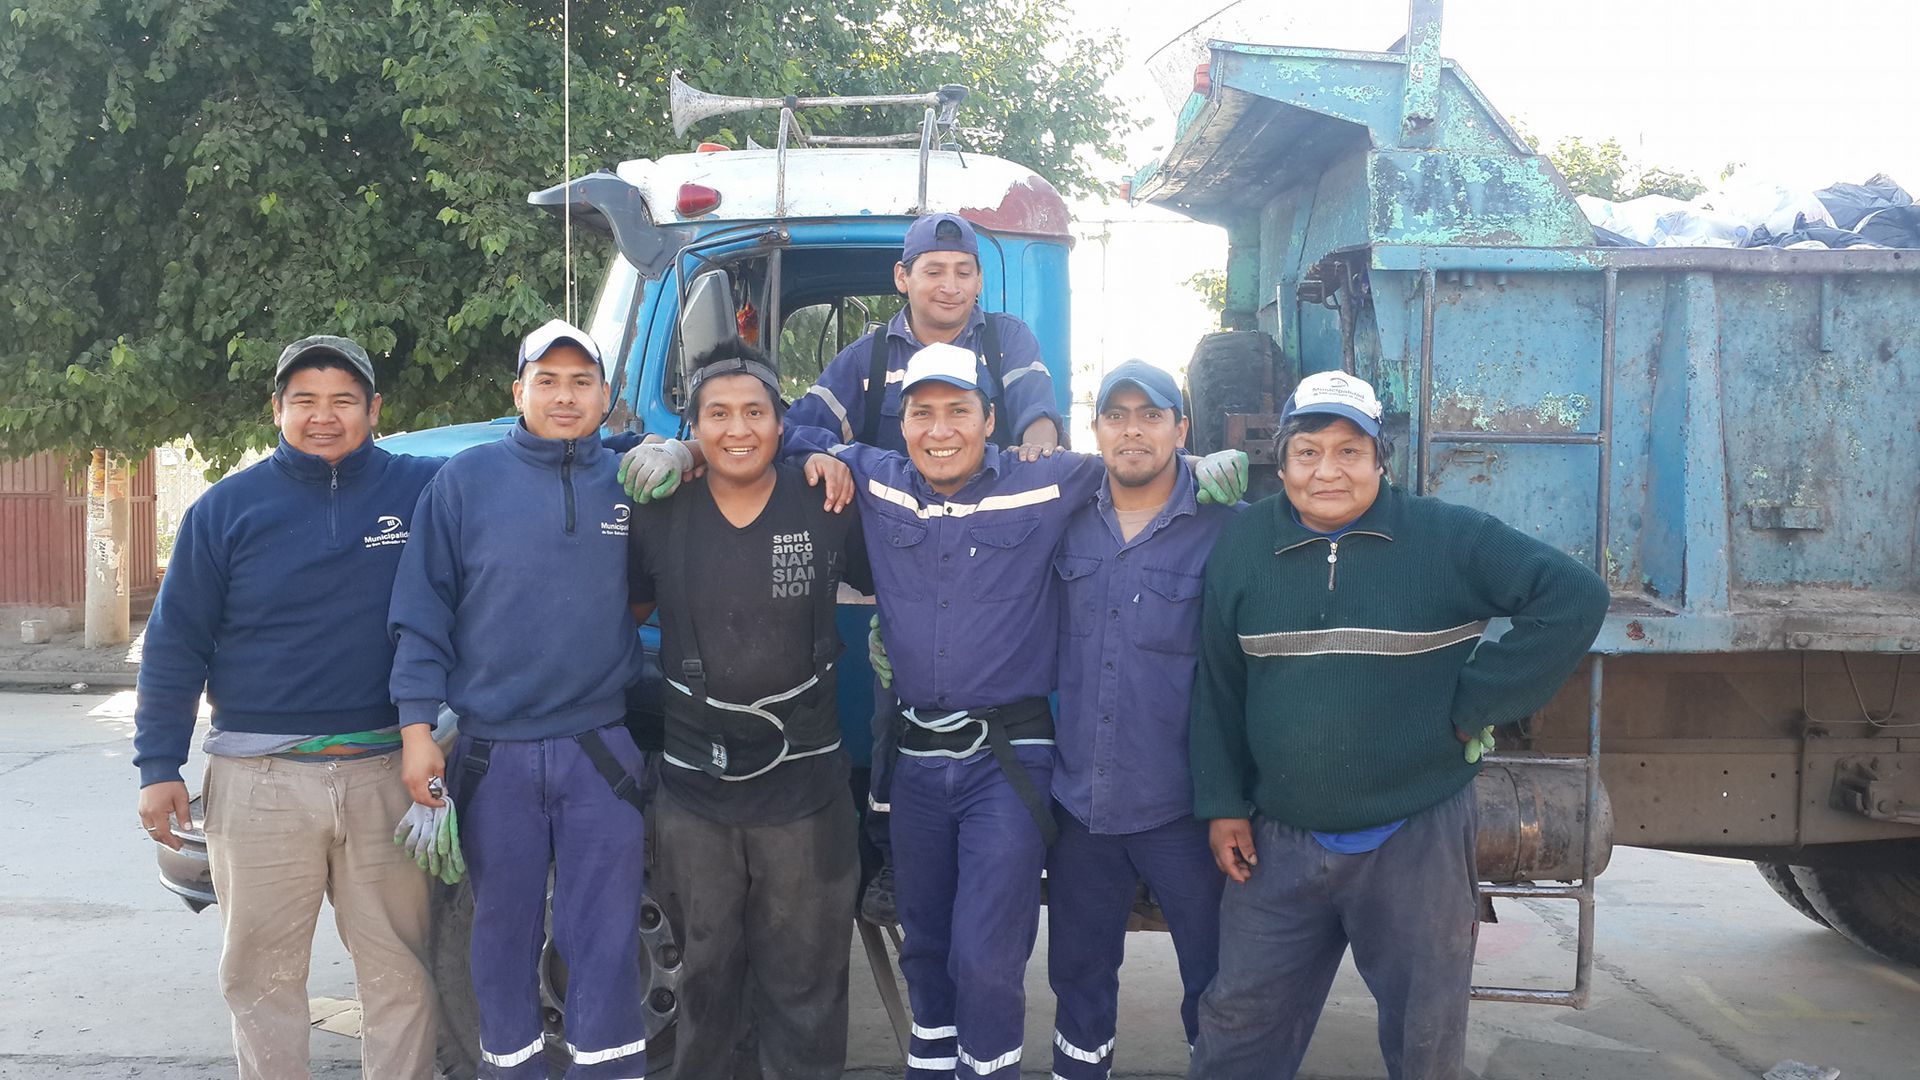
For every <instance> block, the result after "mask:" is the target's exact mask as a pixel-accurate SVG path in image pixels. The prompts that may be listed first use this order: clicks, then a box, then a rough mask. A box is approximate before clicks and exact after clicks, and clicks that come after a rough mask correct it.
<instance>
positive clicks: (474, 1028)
mask: <svg viewBox="0 0 1920 1080" xmlns="http://www.w3.org/2000/svg"><path fill="white" fill-rule="evenodd" d="M430 904H431V906H432V909H433V910H432V912H431V915H432V923H431V927H432V929H431V930H430V931H429V932H428V937H427V943H428V954H429V955H428V960H429V966H430V968H431V970H432V972H433V982H434V989H435V992H436V994H437V995H438V998H439V1004H440V1037H439V1040H438V1046H437V1047H436V1049H435V1058H436V1060H437V1061H438V1062H439V1065H440V1068H441V1070H442V1071H443V1073H444V1074H445V1076H446V1080H473V1077H475V1076H476V1075H478V1074H479V1071H480V1003H479V1001H478V1000H476V999H475V997H474V994H473V973H472V970H471V968H470V967H469V965H468V948H469V945H470V943H471V941H472V939H473V886H472V884H471V883H470V882H467V881H463V882H461V883H460V884H458V885H441V884H435V885H434V886H433V894H432V897H431V899H430ZM641 921H642V931H641V946H642V953H643V955H642V958H641V959H642V962H643V964H645V965H647V966H648V967H649V970H650V972H653V973H655V974H654V977H653V978H652V979H650V990H649V993H648V998H647V1005H646V1007H645V1009H644V1013H645V1016H646V1020H647V1070H648V1071H649V1072H654V1071H656V1070H658V1071H660V1073H661V1075H665V1073H666V1070H667V1067H668V1066H669V1065H670V1064H671V1063H672V1062H673V1033H674V1029H673V1020H674V1011H675V1008H676V998H675V993H676V991H677V990H678V988H679V970H678V968H679V960H678V951H677V949H674V947H673V945H672V944H671V940H672V934H671V929H670V928H669V927H667V926H666V925H665V916H664V914H663V913H662V912H661V911H660V909H659V908H658V906H656V905H654V904H653V903H651V902H648V904H647V905H646V908H645V909H644V910H643V914H642V920H641ZM649 922H651V923H652V926H651V927H648V925H647V924H648V923H649ZM663 941H664V942H666V944H665V945H664V948H665V949H668V950H673V951H671V952H669V953H668V954H667V955H665V956H664V957H663V956H661V955H658V954H659V953H660V952H661V951H662V944H661V943H662V942H663ZM547 959H548V960H551V959H552V957H551V956H550V955H549V957H548V958H547ZM662 960H668V961H672V968H673V970H672V971H671V972H669V973H668V977H667V978H661V977H660V975H659V974H658V973H659V972H660V971H661V967H662V964H661V962H662ZM543 991H544V988H543ZM546 1021H547V1040H546V1059H547V1071H548V1072H549V1073H550V1074H551V1075H553V1076H559V1075H560V1074H561V1073H562V1072H564V1071H565V1070H566V1068H567V1065H568V1064H569V1061H568V1058H567V1051H566V1045H565V1039H564V1037H563V1027H562V1025H563V1024H564V1023H565V1018H564V1016H563V1015H562V1014H561V1012H560V1010H559V1008H557V1007H549V1008H548V1010H547V1016H546Z"/></svg>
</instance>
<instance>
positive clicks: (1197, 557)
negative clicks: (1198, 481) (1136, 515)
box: [1053, 468, 1239, 834]
mask: <svg viewBox="0 0 1920 1080" xmlns="http://www.w3.org/2000/svg"><path fill="white" fill-rule="evenodd" d="M1195 490H1196V485H1195V484H1194V480H1193V474H1192V472H1191V471H1190V470H1188V469H1185V468H1181V469H1179V470H1178V472H1177V474H1176V476H1175V479H1174V485H1173V493H1172V494H1171V495H1170V496H1169V497H1168V499H1167V505H1166V506H1165V507H1164V508H1162V509H1161V511H1160V513H1159V514H1157V515H1155V516H1154V519H1153V520H1152V521H1150V522H1148V523H1147V526H1146V528H1144V529H1141V530H1140V531H1139V532H1138V533H1136V534H1135V535H1134V538H1133V539H1132V540H1130V541H1128V540H1122V539H1121V530H1120V521H1119V518H1118V516H1117V515H1116V514H1115V512H1114V509H1113V496H1112V488H1111V485H1110V483H1109V484H1102V485H1101V487H1100V494H1099V499H1098V501H1097V502H1095V503H1091V504H1089V505H1087V506H1085V507H1082V508H1081V509H1080V511H1079V512H1078V513H1076V514H1075V515H1074V517H1073V520H1072V521H1071V522H1069V523H1068V525H1067V533H1066V537H1065V538H1064V540H1063V541H1062V542H1061V545H1060V553H1059V555H1058V556H1057V557H1056V558H1055V559H1054V572H1055V576H1056V577H1057V578H1058V579H1059V580H1060V583H1061V592H1060V602H1061V608H1062V615H1061V620H1060V622H1061V626H1060V630H1061V633H1060V715H1059V717H1058V719H1057V720H1056V722H1055V725H1054V739H1055V742H1056V745H1055V760H1054V770H1053V797H1054V798H1055V799H1058V800H1059V801H1060V804H1061V805H1062V806H1065V807H1066V808H1067V811H1068V812H1069V813H1071V814H1072V815H1073V816H1074V817H1076V818H1078V819H1079V820H1080V823H1081V824H1083V825H1085V826H1086V827H1087V829H1088V830H1089V831H1091V832H1094V833H1096V834H1127V833H1136V832H1140V831H1142V830H1145V829H1152V828H1156V827H1158V826H1161V825H1165V824H1166V823H1168V822H1170V821H1177V820H1179V819H1181V818H1184V817H1187V816H1189V815H1191V814H1192V813H1193V778H1192V775H1191V774H1190V773H1189V772H1188V770H1187V727H1188V724H1187V712H1188V706H1189V700H1190V698H1191V697H1192V694H1193V677H1194V670H1195V667H1196V664H1197V662H1198V660H1197V657H1198V654H1199V648H1200V593H1201V584H1202V577H1203V573H1204V571H1205V569H1206V565H1207V553H1208V552H1210V551H1212V550H1213V541H1214V539H1215V538H1216V537H1218V536H1219V535H1220V530H1221V529H1223V528H1225V527H1226V524H1227V522H1229V521H1231V520H1233V515H1234V513H1235V511H1236V510H1238V509H1239V508H1238V507H1231V508H1230V507H1223V506H1201V505H1199V504H1198V503H1196V502H1195V501H1194V494H1195Z"/></svg>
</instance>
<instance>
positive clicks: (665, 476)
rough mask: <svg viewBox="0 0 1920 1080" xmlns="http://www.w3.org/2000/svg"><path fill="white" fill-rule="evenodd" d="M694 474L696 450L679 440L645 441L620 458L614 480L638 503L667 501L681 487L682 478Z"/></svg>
mask: <svg viewBox="0 0 1920 1080" xmlns="http://www.w3.org/2000/svg"><path fill="white" fill-rule="evenodd" d="M692 471H693V451H691V450H689V449H687V444H686V443H683V442H681V441H680V440H679V439H662V440H660V441H658V442H643V443H641V444H640V445H639V446H636V447H634V448H633V449H631V450H629V451H627V454H626V456H625V457H623V458H621V459H620V470H619V472H617V473H615V474H614V476H615V479H617V480H618V481H619V482H620V486H621V487H623V488H626V489H627V494H628V495H630V496H632V497H633V500H634V501H635V502H641V503H647V502H652V501H654V500H655V499H664V498H666V497H667V496H669V495H671V494H673V493H674V491H675V490H677V489H678V488H679V487H680V478H681V477H682V476H683V475H685V474H687V473H689V472H692Z"/></svg>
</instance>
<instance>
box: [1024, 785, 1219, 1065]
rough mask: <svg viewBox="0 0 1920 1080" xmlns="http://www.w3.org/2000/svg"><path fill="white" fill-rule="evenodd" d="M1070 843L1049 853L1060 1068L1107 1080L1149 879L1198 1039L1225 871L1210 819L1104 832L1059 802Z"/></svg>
mask: <svg viewBox="0 0 1920 1080" xmlns="http://www.w3.org/2000/svg"><path fill="white" fill-rule="evenodd" d="M1054 820H1055V821H1057V822H1058V823H1059V825H1060V839H1059V840H1057V841H1055V842H1054V845H1053V850H1052V851H1050V852H1049V853H1048V854H1047V977H1048V979H1049V980H1050V981H1051V982H1052V984H1053V997H1054V1010H1053V1074H1054V1076H1055V1077H1057V1078H1059V1080H1106V1077H1107V1076H1108V1075H1109V1074H1110V1073H1111V1072H1112V1069H1113V1051H1114V1029H1115V1026H1116V1023H1117V1018H1118V1010H1119V1005H1120V961H1121V960H1122V959H1123V957H1124V953H1125V950H1126V939H1127V917H1128V916H1129V915H1131V914H1132V912H1133V902H1134V897H1135V896H1136V895H1137V894H1138V891H1139V884H1140V882H1142V881H1144V882H1146V884H1147V888H1148V889H1149V890H1150V891H1151V892H1152V893H1153V896H1154V899H1156V900H1157V901H1159V904H1160V912H1161V914H1162V915H1164V916H1165V917H1166V920H1167V929H1169V930H1170V931H1172V934H1173V951H1174V955H1175V956H1176V957H1177V958H1178V961H1179V965H1180V985H1181V986H1182V988H1183V990H1184V993H1183V995H1182V997H1181V1000H1180V1022H1181V1023H1182V1024H1183V1025H1184V1026H1185V1028H1186V1032H1187V1044H1188V1045H1189V1046H1191V1045H1192V1044H1193V1040H1194V1035H1195V1033H1196V1032H1197V1030H1198V1028H1197V1024H1198V1020H1197V1016H1198V1010H1199V1004H1200V994H1201V993H1202V992H1203V991H1205V990H1206V988H1207V984H1208V983H1210V982H1212V981H1213V973H1214V970H1215V969H1216V968H1217V967H1218V966H1219V957H1220V889H1221V886H1223V885H1224V884H1225V883H1226V877H1225V875H1223V874H1221V873H1220V869H1219V867H1217V866H1215V865H1214V862H1213V851H1212V849H1210V848H1209V847H1208V846H1207V823H1206V822H1204V821H1195V820H1194V819H1193V818H1181V819H1179V820H1177V821H1172V822H1169V823H1167V824H1165V825H1161V826H1159V827H1157V828H1153V829H1146V830H1144V831H1142V832H1137V833H1127V834H1124V835H1112V836H1105V835H1097V834H1095V833H1092V832H1090V831H1088V829H1087V827H1086V826H1085V825H1082V824H1081V823H1080V819H1079V818H1076V817H1074V816H1073V814H1072V813H1071V812H1069V811H1068V810H1067V809H1066V808H1065V807H1063V806H1060V805H1059V804H1057V803H1056V804H1055V805H1054Z"/></svg>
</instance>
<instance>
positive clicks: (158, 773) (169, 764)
mask: <svg viewBox="0 0 1920 1080" xmlns="http://www.w3.org/2000/svg"><path fill="white" fill-rule="evenodd" d="M185 764H186V762H184V761H145V762H141V763H140V786H141V787H143V788H150V787H152V786H153V785H155V784H171V783H179V782H182V781H183V778H182V777H181V775H180V767H181V766H183V765H185Z"/></svg>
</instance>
